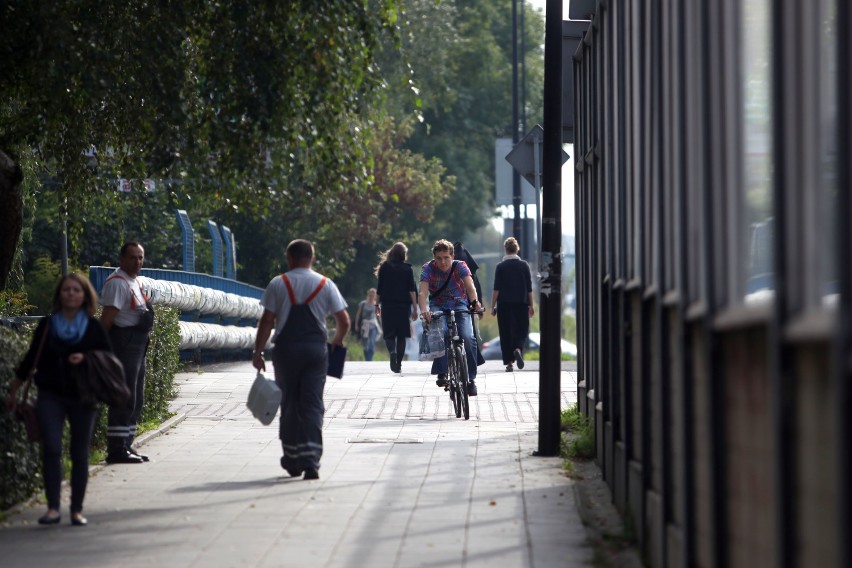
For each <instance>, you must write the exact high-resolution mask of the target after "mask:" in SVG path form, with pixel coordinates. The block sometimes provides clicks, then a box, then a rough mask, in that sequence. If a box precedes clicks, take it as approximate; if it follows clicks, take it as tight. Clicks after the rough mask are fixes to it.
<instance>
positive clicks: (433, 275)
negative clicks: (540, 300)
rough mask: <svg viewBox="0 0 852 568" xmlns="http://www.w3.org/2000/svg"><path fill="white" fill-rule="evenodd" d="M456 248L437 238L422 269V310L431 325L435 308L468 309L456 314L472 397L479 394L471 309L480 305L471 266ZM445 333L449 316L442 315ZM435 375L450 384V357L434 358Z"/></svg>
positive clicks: (468, 389) (440, 384) (444, 385)
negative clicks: (448, 380) (462, 341)
mask: <svg viewBox="0 0 852 568" xmlns="http://www.w3.org/2000/svg"><path fill="white" fill-rule="evenodd" d="M454 252H455V249H454V247H453V244H452V243H451V242H449V241H447V240H444V239H441V240H439V241H436V242H435V244H434V246H433V247H432V255H433V257H434V258H433V259H432V260H430V261H429V262H427V263H426V264H424V265H423V266H422V267H421V269H420V297H419V301H420V313H421V314H423V319H424V320H425V322H426V323H427V324H428V323H429V322H431V321H432V315H431V310H434V311H436V312H437V311H443V310H465V311H463V312H460V313H458V314H457V315H456V321H457V322H458V328H459V335H461V338H462V339H463V340H464V346H465V352H466V353H465V354H466V355H467V373H468V379H469V382H468V385H467V393H468V395H469V396H476V394H477V389H476V383H475V382H474V381H475V380H476V364H477V363H476V352H477V346H476V338H475V337H474V336H473V324H472V322H471V314H470V313H469V311H467V310H470V309H476V308H478V306H479V298H478V297H477V295H476V288H475V287H474V285H473V279H472V278H471V276H470V269H469V268H468V267H467V264H466V263H465V262H464V261H463V260H453V256H454ZM440 323H441V325H442V326H443V333H444V335H446V333H447V318H441V322H440ZM432 374H433V375H435V374H437V375H438V379H437V380H436V381H435V384H436V385H438V386H439V387H442V388H443V387H446V386H447V356H446V355H444V356H443V357H439V358H438V359H435V360H434V361H432Z"/></svg>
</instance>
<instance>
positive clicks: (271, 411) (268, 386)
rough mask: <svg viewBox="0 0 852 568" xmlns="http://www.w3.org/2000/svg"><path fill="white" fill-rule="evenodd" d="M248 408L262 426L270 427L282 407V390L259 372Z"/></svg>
mask: <svg viewBox="0 0 852 568" xmlns="http://www.w3.org/2000/svg"><path fill="white" fill-rule="evenodd" d="M246 406H248V408H249V410H251V413H252V416H254V417H255V418H257V419H258V420H260V422H261V424H263V425H268V424H270V423H271V422H272V421H273V420H274V419H275V413H276V412H278V408H279V407H280V406H281V389H280V388H278V385H276V384H275V381H273V380H271V379H267V378H266V377H264V376H263V373H261V372H258V373H257V376H256V377H255V378H254V383H252V385H251V389H250V390H249V395H248V400H247V401H246Z"/></svg>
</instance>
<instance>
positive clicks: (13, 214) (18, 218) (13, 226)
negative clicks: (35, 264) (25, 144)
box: [0, 150, 24, 291]
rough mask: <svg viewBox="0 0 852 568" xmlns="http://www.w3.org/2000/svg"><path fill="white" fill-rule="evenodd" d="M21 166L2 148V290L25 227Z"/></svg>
mask: <svg viewBox="0 0 852 568" xmlns="http://www.w3.org/2000/svg"><path fill="white" fill-rule="evenodd" d="M23 179H24V174H23V172H22V171H21V167H20V166H19V165H18V164H17V163H16V162H15V161H14V160H13V159H12V158H10V157H9V155H8V154H6V153H5V152H3V151H2V150H0V291H2V290H5V289H6V285H7V284H8V283H9V274H10V273H11V272H12V265H13V263H14V262H15V254H16V252H17V248H18V240H19V239H20V238H21V229H22V227H23V219H24V215H23V211H24V196H23V193H22V192H21V181H23Z"/></svg>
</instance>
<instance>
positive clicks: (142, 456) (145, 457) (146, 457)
mask: <svg viewBox="0 0 852 568" xmlns="http://www.w3.org/2000/svg"><path fill="white" fill-rule="evenodd" d="M127 453H130V454H133V455H134V456H137V457H139V458H142V461H143V462H146V461H148V456H145V455H142V454H140V453H139V450H137V449H135V448H127Z"/></svg>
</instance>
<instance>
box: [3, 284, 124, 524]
mask: <svg viewBox="0 0 852 568" xmlns="http://www.w3.org/2000/svg"><path fill="white" fill-rule="evenodd" d="M97 307H98V295H97V293H95V289H94V288H92V285H91V284H90V283H89V281H88V280H87V279H86V278H85V277H84V276H82V275H80V274H76V273H71V274H68V275H66V276H63V277H62V278H61V279H60V280H59V284H58V285H57V286H56V291H55V292H54V294H53V315H51V316H49V317H46V318H42V320H41V321H40V322H39V324H38V327H37V328H36V330H35V333H33V340H32V344H31V345H30V349H29V351H27V354H26V355H25V356H24V360H23V361H22V362H21V365H20V367H18V370H17V373H16V378H15V379H14V380H13V381H12V383H11V384H10V386H9V393H8V395H7V396H6V408H7V409H8V410H9V412H10V413H11V412H14V410H15V406H16V405H17V391H18V388H19V387H20V386H21V384H22V383H23V382H24V380H25V379H26V378H27V376H28V375H29V374H30V372H31V370H32V369H33V368H35V369H37V370H36V371H35V378H34V380H35V384H36V385H37V386H38V400H37V402H36V416H37V417H38V423H39V429H40V431H41V438H42V471H43V473H44V493H45V495H46V496H47V513H46V514H45V515H43V516H42V517H41V518H39V520H38V522H39V524H41V525H55V524H58V523H59V521H60V520H61V514H60V512H59V501H60V487H61V485H62V430H63V429H64V427H65V418H66V417H67V418H68V424H69V426H70V429H71V437H70V446H71V451H70V454H71V524H72V525H75V526H83V525H85V524H86V518H85V517H83V498H84V497H85V495H86V486H87V485H88V482H89V443H90V441H91V439H92V431H93V430H94V428H95V418H96V417H97V415H98V408H97V404H87V403H86V402H84V401H83V399H82V398H81V396H80V394H81V393H80V392H79V390H78V388H77V381H78V379H82V380H86V379H85V377H86V376H87V374H88V368H87V365H88V361H87V357H88V356H89V353H91V351H93V350H101V351H112V347H111V346H110V343H109V339H108V338H107V334H106V332H105V331H104V328H103V327H101V324H100V323H99V322H98V320H96V319H95V318H94V314H95V310H96V309H97ZM81 375H82V376H81Z"/></svg>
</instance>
